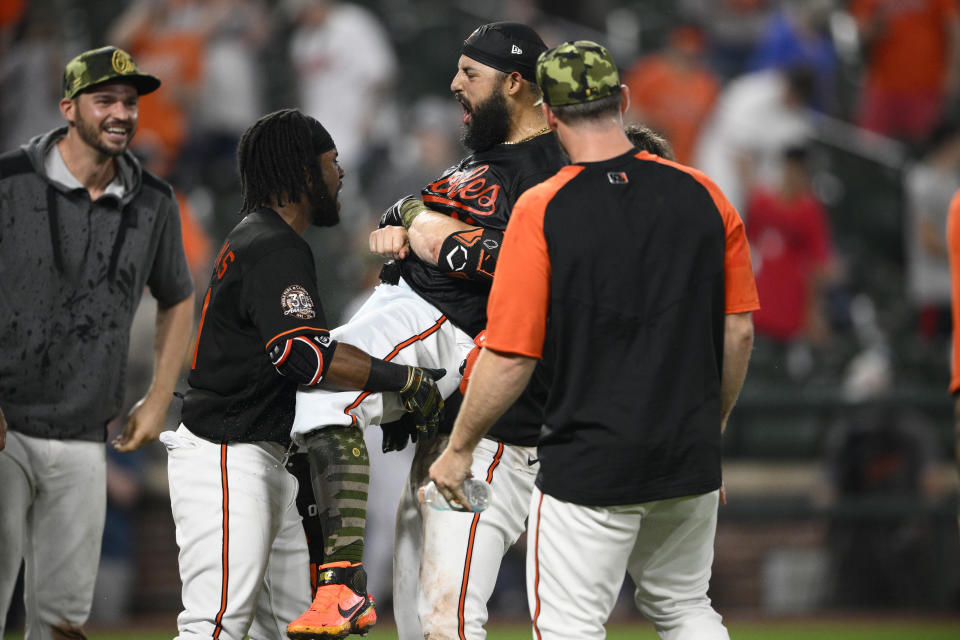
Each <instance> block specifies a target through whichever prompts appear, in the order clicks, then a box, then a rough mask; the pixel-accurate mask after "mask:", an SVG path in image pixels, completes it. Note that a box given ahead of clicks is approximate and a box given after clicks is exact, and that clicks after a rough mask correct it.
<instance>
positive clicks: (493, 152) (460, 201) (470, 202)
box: [400, 133, 567, 446]
mask: <svg viewBox="0 0 960 640" xmlns="http://www.w3.org/2000/svg"><path fill="white" fill-rule="evenodd" d="M566 162H567V160H566V157H565V156H564V154H563V152H562V151H561V150H560V145H559V144H558V143H557V138H556V136H555V135H554V134H552V133H548V134H544V135H539V136H537V137H535V138H533V139H531V140H527V141H526V142H520V143H517V144H500V145H497V146H495V147H493V148H491V149H488V150H486V151H481V152H479V153H475V154H473V155H470V156H467V157H466V158H464V159H463V160H461V161H460V163H459V164H457V165H454V166H453V167H451V168H449V169H447V170H446V171H444V172H443V175H441V176H440V177H439V178H438V179H437V180H435V181H434V182H432V183H430V184H428V185H427V186H426V187H424V188H423V190H422V191H421V196H422V198H423V202H424V204H426V205H427V206H428V207H430V208H431V209H433V210H434V211H439V212H441V213H447V214H449V215H451V216H453V217H455V218H458V219H460V220H463V221H464V222H466V223H467V224H472V225H477V226H481V227H485V228H488V229H497V230H500V231H503V230H505V229H506V228H507V221H508V220H509V219H510V213H511V211H512V210H513V205H514V204H515V203H516V202H517V199H518V198H519V197H520V194H522V193H523V192H524V191H526V190H527V189H529V188H530V187H532V186H534V185H535V184H538V183H540V182H542V181H543V180H546V179H547V178H549V177H550V176H552V175H553V174H554V173H556V172H557V170H558V169H560V167H562V166H563V165H565V164H566ZM400 268H401V273H402V274H403V278H404V280H406V281H407V282H408V283H409V284H410V286H411V287H412V288H413V290H414V291H416V292H417V293H418V294H419V295H420V296H421V297H423V298H424V299H426V300H428V301H429V302H430V303H431V304H433V305H434V306H435V307H437V308H438V309H440V310H441V311H442V312H443V313H445V314H446V315H447V317H448V318H450V320H451V321H452V322H453V323H454V324H455V325H457V326H458V327H460V328H461V329H463V330H464V331H466V332H467V333H469V334H470V335H471V336H475V335H476V334H477V333H479V332H480V331H481V330H482V329H483V327H484V325H485V324H486V319H487V296H488V295H489V294H490V285H489V283H486V282H479V281H474V280H463V279H460V278H452V277H450V276H448V275H444V274H443V273H442V272H441V271H440V270H439V269H437V268H436V267H433V266H431V265H428V264H426V263H425V262H422V261H421V260H419V259H418V258H416V256H412V257H411V258H408V259H406V260H403V261H402V262H400ZM546 397H547V383H546V382H545V380H544V379H543V375H542V372H541V371H538V372H537V374H536V375H535V376H534V378H533V379H532V380H531V382H530V384H529V385H527V388H526V390H525V391H524V392H523V395H521V396H520V398H519V399H518V400H517V401H516V402H515V403H514V404H513V406H512V407H510V409H508V410H507V412H506V413H505V414H504V415H503V416H502V417H501V418H500V419H499V420H498V421H497V423H496V424H494V425H493V427H491V428H490V431H488V432H487V437H490V438H493V439H495V440H501V441H503V442H506V443H508V444H516V445H522V446H533V445H535V444H536V443H537V437H538V435H539V428H540V423H541V422H542V421H543V405H544V402H545V401H546ZM446 414H447V415H448V416H450V423H451V424H452V419H453V418H454V417H455V412H453V411H447V412H446ZM443 426H444V427H447V426H449V425H447V424H444V425H443ZM444 430H446V429H444Z"/></svg>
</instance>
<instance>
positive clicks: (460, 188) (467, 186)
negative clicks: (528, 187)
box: [423, 164, 500, 217]
mask: <svg viewBox="0 0 960 640" xmlns="http://www.w3.org/2000/svg"><path fill="white" fill-rule="evenodd" d="M489 169H490V165H489V164H484V165H480V166H474V167H468V168H464V169H461V170H460V171H454V172H453V173H450V174H447V175H444V176H442V177H441V178H440V179H439V180H437V181H436V182H433V183H431V184H429V185H427V187H426V188H425V189H424V190H423V191H424V193H423V201H424V202H425V203H427V204H428V205H445V206H447V207H452V208H453V209H455V210H457V211H459V212H462V213H464V214H466V215H468V216H481V217H482V216H489V215H491V214H493V213H494V212H495V211H496V210H497V197H498V196H499V195H500V185H499V184H496V183H493V184H489V185H488V184H487V179H486V178H485V177H483V174H485V173H487V171H488V170H489Z"/></svg>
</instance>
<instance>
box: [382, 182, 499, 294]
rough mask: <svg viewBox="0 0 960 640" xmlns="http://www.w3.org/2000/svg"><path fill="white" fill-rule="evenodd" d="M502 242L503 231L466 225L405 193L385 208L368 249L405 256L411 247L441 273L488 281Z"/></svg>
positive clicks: (399, 258)
mask: <svg viewBox="0 0 960 640" xmlns="http://www.w3.org/2000/svg"><path fill="white" fill-rule="evenodd" d="M502 243H503V232H502V231H498V230H495V229H486V228H483V227H478V226H473V225H469V224H467V223H465V222H462V221H461V220H458V219H456V218H453V217H451V216H448V215H445V214H442V213H438V212H436V211H433V210H432V209H429V208H427V206H426V205H424V204H423V202H421V201H420V200H419V199H418V198H415V197H414V196H406V197H404V198H401V199H400V200H398V201H397V202H395V203H394V204H393V205H392V206H391V207H390V208H388V209H387V210H386V211H385V212H384V214H383V216H382V217H381V219H380V228H378V229H376V230H375V231H374V232H373V233H371V234H370V251H372V252H373V253H376V254H378V255H381V256H383V257H385V258H390V259H393V260H404V259H406V258H407V257H408V256H409V255H410V252H411V251H413V253H415V254H416V255H417V257H418V258H420V259H421V260H422V261H424V262H426V263H427V264H430V265H433V266H435V267H437V268H438V269H440V271H442V272H443V273H445V274H447V275H449V276H451V277H454V278H464V279H468V280H481V281H485V282H490V281H491V280H492V279H493V273H494V270H495V269H496V264H497V259H498V257H499V255H500V245H501V244H502Z"/></svg>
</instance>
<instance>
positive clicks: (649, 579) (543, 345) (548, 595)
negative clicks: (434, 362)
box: [430, 41, 759, 638]
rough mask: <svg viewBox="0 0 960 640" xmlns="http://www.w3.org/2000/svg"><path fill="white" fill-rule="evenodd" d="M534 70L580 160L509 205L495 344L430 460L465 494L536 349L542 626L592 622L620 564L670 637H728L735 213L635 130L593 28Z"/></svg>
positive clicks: (746, 286)
mask: <svg viewBox="0 0 960 640" xmlns="http://www.w3.org/2000/svg"><path fill="white" fill-rule="evenodd" d="M537 81H538V83H539V85H540V87H541V89H542V91H543V95H544V98H543V100H544V103H545V104H546V106H545V107H544V112H545V115H546V118H547V123H548V124H549V125H550V127H551V129H553V130H554V131H556V132H557V135H558V137H559V139H560V143H561V145H562V146H563V147H564V148H565V150H566V151H567V153H568V155H569V156H570V159H571V161H572V163H573V164H571V165H569V166H567V167H565V168H563V169H561V170H560V171H559V172H558V173H557V174H556V175H555V176H554V177H552V178H551V179H549V180H547V181H546V182H544V183H542V184H540V185H538V186H537V187H534V188H532V189H530V190H529V191H527V192H526V193H525V194H524V195H523V196H522V197H521V198H520V200H519V201H518V203H517V205H516V207H515V208H514V210H513V214H512V216H511V218H510V222H509V224H508V227H507V231H506V234H505V239H504V246H503V249H502V251H501V254H500V258H499V263H498V266H497V275H496V277H495V278H494V284H493V289H492V291H491V295H490V302H489V305H488V307H487V316H488V323H487V342H486V346H485V348H484V349H483V350H482V352H481V354H480V357H479V358H478V360H477V364H476V367H475V369H474V371H473V376H472V378H471V381H470V385H469V386H468V389H467V394H466V397H465V399H464V404H463V407H462V409H461V411H460V413H459V415H458V418H457V422H456V424H455V426H454V430H453V433H452V434H451V436H450V441H449V445H448V447H447V449H446V450H445V451H444V453H443V454H441V456H440V458H439V459H438V460H437V462H436V463H434V465H433V466H432V467H431V470H430V477H431V478H432V479H433V480H434V481H435V482H436V483H437V485H438V487H439V488H440V490H441V492H442V493H443V494H444V496H445V497H446V498H447V499H454V498H456V499H460V500H463V499H465V497H464V496H463V493H462V490H461V483H462V481H463V479H464V478H465V477H466V476H467V475H469V467H470V461H471V459H472V451H473V447H474V446H475V444H476V442H477V441H478V440H479V439H480V438H481V436H482V435H483V433H484V432H485V431H486V429H487V428H488V427H489V425H490V424H491V423H492V422H493V421H494V420H495V419H496V417H497V416H498V415H499V413H500V412H501V411H502V410H503V409H504V408H506V407H508V406H509V405H510V403H512V402H513V400H514V399H515V398H516V397H517V395H518V394H519V393H520V391H521V390H522V389H523V388H524V385H525V384H526V381H527V380H528V379H529V376H530V375H531V373H532V372H533V370H534V368H535V366H536V364H537V361H538V360H540V359H542V358H544V354H546V358H545V360H546V364H547V365H548V366H549V368H550V370H551V372H552V376H553V377H552V386H551V389H550V393H549V396H548V399H547V405H546V410H545V420H544V426H543V428H542V430H541V432H540V439H539V446H538V453H539V457H540V465H541V467H540V473H539V474H538V476H537V482H536V485H537V489H536V490H535V491H534V494H533V498H532V501H531V506H530V521H529V527H528V532H527V533H528V552H529V553H530V554H531V555H530V556H529V558H528V561H527V593H528V600H529V604H530V611H531V616H532V617H533V623H534V632H535V635H536V637H538V638H586V637H601V636H602V635H603V624H604V623H605V621H606V619H607V617H608V615H609V613H610V611H611V610H612V608H613V605H614V603H615V602H616V596H617V594H618V592H619V588H620V584H621V582H622V580H623V573H624V571H628V572H629V573H630V575H631V576H632V577H633V580H634V582H635V584H636V585H637V591H636V601H637V604H638V606H639V608H640V609H641V611H642V612H643V613H644V615H645V616H646V617H647V618H648V619H650V620H651V621H652V622H653V623H654V626H655V627H656V628H657V631H658V633H659V634H660V635H661V636H662V637H670V638H686V637H696V638H727V637H728V636H727V632H726V629H725V628H724V626H723V624H722V622H721V619H720V616H719V615H718V614H717V613H716V611H714V610H713V608H712V607H711V606H710V600H709V598H708V597H707V587H708V583H709V578H710V566H711V563H712V559H713V538H714V532H715V529H716V518H717V505H718V503H719V501H720V494H721V465H720V462H721V461H720V453H721V433H722V431H723V428H724V426H725V424H726V421H727V418H728V417H729V415H730V411H731V409H732V407H733V404H734V402H735V400H736V397H737V395H738V394H739V391H740V387H741V386H742V383H743V379H744V377H745V375H746V370H747V363H748V360H749V354H750V349H751V347H752V342H753V323H752V318H751V313H752V311H754V310H755V309H757V308H759V304H758V299H757V293H756V286H755V284H754V281H753V273H752V269H751V265H750V254H749V248H748V246H747V241H746V236H745V234H744V229H743V223H742V221H741V220H740V217H739V215H738V214H737V212H736V210H735V209H734V208H733V207H732V206H731V205H730V203H729V202H728V201H727V199H726V198H725V197H724V196H723V194H722V193H721V192H720V190H719V189H717V187H716V186H715V185H714V184H713V182H712V181H711V180H710V179H709V178H707V177H706V176H705V175H703V174H702V173H700V172H699V171H696V170H694V169H690V168H688V167H684V166H682V165H678V164H675V163H673V162H669V161H667V160H663V159H662V158H658V157H656V156H653V155H651V154H649V153H647V152H644V151H640V152H638V151H637V150H636V149H635V148H633V146H632V145H631V144H630V141H629V140H628V139H627V137H626V136H625V135H624V133H623V125H622V119H621V113H622V109H623V107H624V106H625V104H626V97H625V95H626V94H625V88H621V85H620V81H619V76H618V74H617V69H616V65H615V64H614V62H613V60H612V58H611V57H610V54H609V53H608V52H607V51H606V50H605V49H604V48H603V47H601V46H600V45H597V44H595V43H592V42H587V41H578V42H575V43H566V44H563V45H560V46H559V47H556V48H554V49H551V50H549V51H547V52H545V53H544V54H542V55H541V56H540V59H539V61H538V64H537ZM585 212H590V214H589V215H590V216H592V219H588V220H587V221H586V222H587V224H584V222H585V220H584V213H585ZM548 320H549V326H548ZM641 522H642V523H643V526H642V527H641Z"/></svg>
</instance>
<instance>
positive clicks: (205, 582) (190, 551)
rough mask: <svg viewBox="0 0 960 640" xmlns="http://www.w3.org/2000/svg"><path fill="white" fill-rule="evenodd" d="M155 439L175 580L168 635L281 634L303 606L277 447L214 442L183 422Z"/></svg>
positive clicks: (303, 548)
mask: <svg viewBox="0 0 960 640" xmlns="http://www.w3.org/2000/svg"><path fill="white" fill-rule="evenodd" d="M160 439H161V441H162V442H163V444H164V445H165V446H166V448H167V455H168V462H167V473H168V476H169V480H170V507H171V510H172V511H173V520H174V524H175V525H176V528H177V545H178V546H179V547H180V556H179V562H180V579H181V581H182V582H183V609H184V610H183V612H182V613H181V614H180V615H179V616H178V618H177V628H178V629H179V635H178V636H177V638H178V639H186V638H207V639H209V638H218V639H219V640H242V639H243V638H244V637H246V636H248V635H249V637H250V638H251V639H252V640H267V639H272V640H285V639H286V637H287V636H286V627H287V624H289V623H290V622H292V621H293V620H294V619H295V618H297V617H298V616H299V615H300V614H301V613H303V612H304V611H305V610H306V609H307V607H309V606H310V575H309V573H310V572H309V566H310V560H309V556H308V553H307V540H306V536H305V534H304V532H303V525H302V524H301V521H300V514H299V513H298V512H297V504H296V497H297V480H296V478H294V477H293V475H291V474H290V473H289V472H288V471H287V470H286V468H285V467H284V464H283V462H284V460H283V459H284V453H285V451H284V448H283V446H281V445H279V444H277V443H272V442H257V443H243V442H238V443H231V444H215V443H213V442H210V441H208V440H204V439H203V438H200V437H198V436H196V435H194V434H193V433H191V432H190V431H189V430H188V429H187V428H186V427H185V426H183V425H180V428H179V429H177V431H175V432H174V431H165V432H164V433H163V434H161V436H160Z"/></svg>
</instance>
